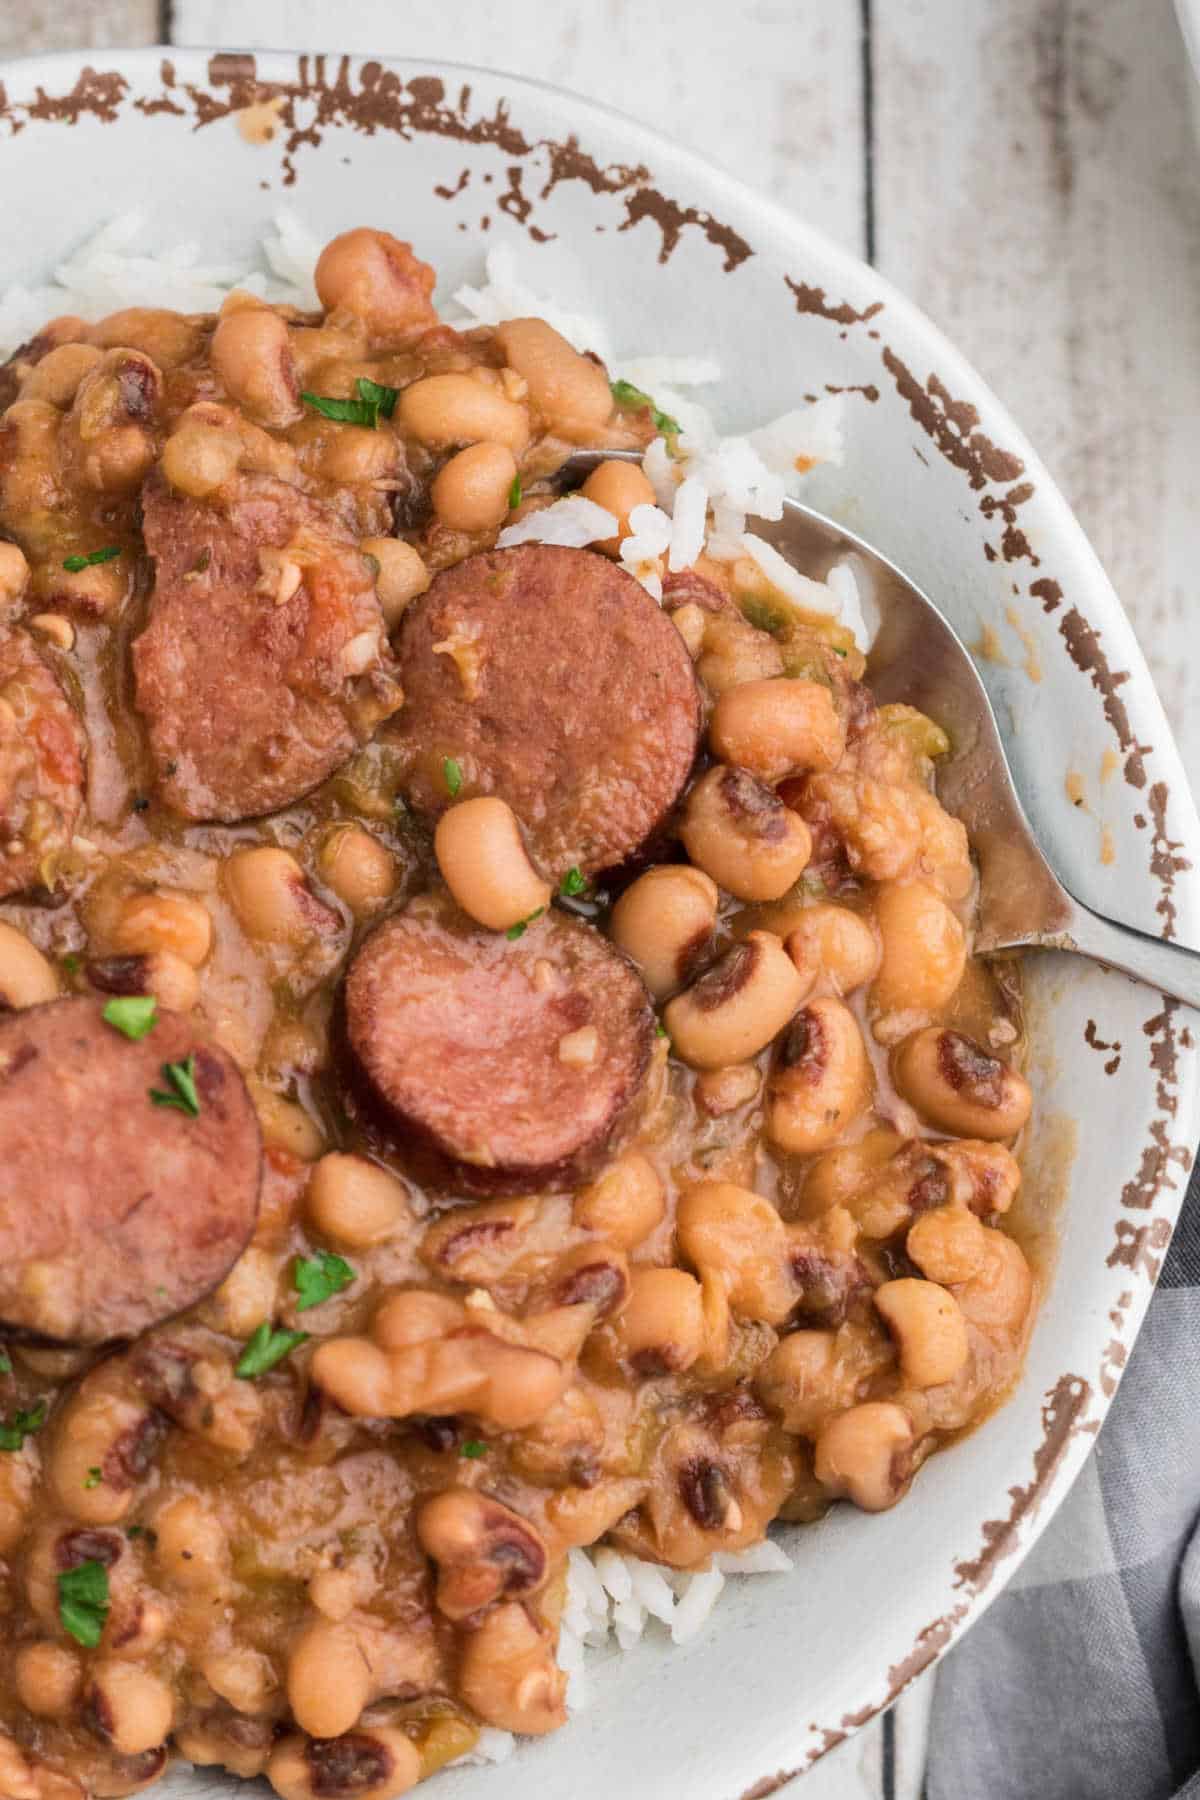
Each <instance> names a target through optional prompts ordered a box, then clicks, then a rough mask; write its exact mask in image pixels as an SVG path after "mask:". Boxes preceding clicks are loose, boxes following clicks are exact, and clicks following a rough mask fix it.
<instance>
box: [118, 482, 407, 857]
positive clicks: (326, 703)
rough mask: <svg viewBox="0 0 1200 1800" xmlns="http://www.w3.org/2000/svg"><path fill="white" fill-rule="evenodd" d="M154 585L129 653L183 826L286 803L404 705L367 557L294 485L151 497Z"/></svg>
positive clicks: (157, 763)
mask: <svg viewBox="0 0 1200 1800" xmlns="http://www.w3.org/2000/svg"><path fill="white" fill-rule="evenodd" d="M143 505H144V509H145V525H144V530H145V537H146V548H147V550H148V551H149V552H150V555H151V556H152V557H153V558H154V564H155V582H154V592H153V594H152V595H151V597H150V610H149V615H148V623H147V626H146V629H145V630H144V631H143V632H142V634H141V636H140V637H139V638H138V639H137V641H136V642H135V644H134V646H133V672H134V680H135V683H136V701H137V707H138V711H139V712H140V713H141V714H142V716H143V717H144V719H145V721H146V728H147V731H148V734H149V739H150V750H151V754H152V757H153V760H154V768H155V780H156V785H157V788H158V791H159V794H160V795H161V797H162V799H163V800H164V801H165V802H166V804H167V805H168V806H170V807H171V808H172V809H173V810H174V811H175V812H178V813H182V814H183V816H184V818H187V819H219V820H225V821H232V820H234V819H246V818H251V817H254V816H256V815H258V814H260V813H267V812H274V811H275V810H277V809H278V808H279V807H281V806H290V805H291V803H292V801H294V800H297V799H299V797H300V796H301V795H302V794H305V793H307V792H308V790H309V789H310V788H313V787H315V786H316V785H317V783H318V782H320V781H323V780H324V779H325V777H326V776H327V775H329V774H332V772H333V770H334V769H336V768H338V767H339V765H340V764H341V763H343V762H345V760H346V758H347V757H348V756H350V755H351V754H352V753H353V751H355V750H356V749H358V748H359V746H360V745H362V744H364V743H365V742H366V740H367V739H368V738H369V737H370V736H371V734H372V732H373V731H374V730H375V728H376V726H377V725H378V724H379V722H380V720H381V719H384V718H386V717H387V716H388V714H389V713H391V712H394V711H395V709H396V707H397V706H399V704H400V691H399V688H398V687H397V685H396V682H395V679H394V667H393V663H392V658H391V652H390V650H389V649H388V646H387V640H386V637H385V635H384V626H383V615H382V613H381V612H380V610H379V602H378V600H377V598H376V596H375V589H374V586H373V579H372V575H371V569H370V565H369V564H368V563H367V561H366V560H365V558H364V557H363V556H361V555H360V554H359V551H358V549H357V546H356V544H355V542H354V540H353V539H352V538H351V537H350V536H349V535H348V534H347V533H346V531H345V529H344V527H343V526H342V525H341V524H340V523H339V522H338V521H337V519H336V518H335V517H334V515H333V514H332V513H331V512H330V511H329V510H328V509H327V508H324V507H322V506H321V505H320V504H319V503H318V502H317V501H315V500H312V499H310V498H309V497H308V496H307V495H305V494H302V493H301V492H300V491H299V489H297V488H294V487H291V486H290V485H289V484H288V483H287V482H284V481H277V480H275V479H273V478H271V477H268V476H265V475H238V476H236V477H235V478H234V479H233V480H232V481H231V482H228V483H226V485H225V486H224V487H222V488H221V489H219V490H218V493H217V494H216V495H215V496H213V497H211V498H209V499H206V500H192V499H188V498H185V497H183V496H182V495H180V494H176V493H174V492H173V491H172V490H171V489H170V488H169V487H168V486H167V485H166V483H165V482H164V481H163V480H162V478H161V477H158V476H156V477H154V478H153V479H152V480H151V481H149V482H148V483H147V485H146V488H145V490H144V493H143Z"/></svg>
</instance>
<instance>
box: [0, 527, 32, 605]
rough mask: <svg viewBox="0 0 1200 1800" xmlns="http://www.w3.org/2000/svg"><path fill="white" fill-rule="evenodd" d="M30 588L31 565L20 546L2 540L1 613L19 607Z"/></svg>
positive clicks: (0, 542) (0, 566)
mask: <svg viewBox="0 0 1200 1800" xmlns="http://www.w3.org/2000/svg"><path fill="white" fill-rule="evenodd" d="M28 587H29V564H28V563H27V562H26V560H25V553H24V551H23V550H21V549H20V548H19V547H18V545H16V544H10V543H8V542H6V541H5V540H4V539H0V612H8V611H9V610H11V609H12V608H13V607H15V606H17V605H19V603H20V602H21V601H22V600H23V599H24V597H25V594H26V591H27V589H28Z"/></svg>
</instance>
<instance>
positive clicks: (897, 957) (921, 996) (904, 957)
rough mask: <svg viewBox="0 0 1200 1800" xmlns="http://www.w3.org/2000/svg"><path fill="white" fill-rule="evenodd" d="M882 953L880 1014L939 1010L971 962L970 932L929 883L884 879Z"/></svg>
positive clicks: (878, 913) (875, 996)
mask: <svg viewBox="0 0 1200 1800" xmlns="http://www.w3.org/2000/svg"><path fill="white" fill-rule="evenodd" d="M875 917H876V920H877V922H878V925H879V935H880V940H881V943H882V954H881V957H880V962H879V970H878V973H877V974H876V976H875V985H874V988H873V990H872V995H871V998H872V1002H873V1004H874V1006H875V1008H876V1010H877V1011H879V1012H881V1013H892V1012H910V1011H911V1012H924V1013H929V1012H937V1011H938V1010H939V1009H940V1008H941V1007H943V1006H945V1005H946V1003H947V1001H948V1000H950V998H951V997H952V995H953V994H954V992H955V990H956V989H957V987H958V985H959V983H960V981H961V980H962V976H963V970H964V968H965V967H966V960H967V938H966V933H965V931H964V930H963V928H962V925H961V924H960V923H959V921H958V919H957V918H956V917H955V915H954V913H952V912H951V910H950V908H949V907H948V906H947V905H946V902H945V901H944V900H943V899H942V896H941V895H940V894H939V893H936V892H935V890H934V889H933V888H931V887H930V886H929V885H928V883H926V882H924V881H905V882H894V881H889V882H884V883H883V884H882V886H881V887H880V888H879V890H878V892H877V894H876V896H875Z"/></svg>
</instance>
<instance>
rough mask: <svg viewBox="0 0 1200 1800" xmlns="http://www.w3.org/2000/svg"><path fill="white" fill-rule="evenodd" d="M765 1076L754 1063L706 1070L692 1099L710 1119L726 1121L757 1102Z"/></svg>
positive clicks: (698, 1078) (697, 1079)
mask: <svg viewBox="0 0 1200 1800" xmlns="http://www.w3.org/2000/svg"><path fill="white" fill-rule="evenodd" d="M761 1088H762V1076H761V1075H760V1073H759V1071H758V1069H757V1067H756V1066H755V1064H754V1063H751V1062H744V1063H730V1065H729V1066H728V1068H725V1069H705V1070H704V1071H702V1073H701V1074H699V1075H697V1077H696V1080H695V1084H694V1086H693V1088H692V1099H693V1101H694V1103H695V1104H696V1105H697V1106H698V1107H699V1108H700V1110H701V1112H704V1113H707V1114H708V1116H709V1118H710V1119H719V1118H723V1117H724V1115H725V1114H726V1113H731V1112H737V1111H738V1109H739V1108H740V1107H743V1106H749V1105H750V1104H751V1102H752V1101H754V1100H757V1099H758V1096H759V1092H760V1090H761Z"/></svg>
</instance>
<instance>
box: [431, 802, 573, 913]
mask: <svg viewBox="0 0 1200 1800" xmlns="http://www.w3.org/2000/svg"><path fill="white" fill-rule="evenodd" d="M433 848H434V854H435V855H436V857H437V860H438V867H439V869H440V870H441V872H442V876H443V878H444V880H445V883H446V886H447V887H448V888H449V889H450V892H451V893H452V894H453V895H454V898H455V899H456V900H457V901H458V904H459V905H460V906H461V907H462V909H463V911H464V912H466V913H469V914H470V915H471V917H472V918H473V919H475V920H477V921H478V923H479V924H480V925H485V926H487V928H488V930H489V931H507V930H509V929H510V928H511V927H512V926H514V925H519V924H520V923H521V922H522V921H523V920H526V919H529V918H530V917H531V916H532V915H533V914H535V913H539V912H543V911H544V910H545V908H546V907H547V906H549V904H550V898H551V894H552V891H553V890H552V889H551V887H550V884H549V882H547V881H543V880H542V878H541V876H540V875H539V874H538V872H537V870H536V869H535V868H534V866H533V864H532V863H531V862H530V860H529V854H528V852H527V851H526V849H525V843H524V840H523V838H522V836H521V828H520V826H519V825H518V823H517V817H516V814H515V813H514V812H513V810H512V808H511V807H510V806H509V805H508V803H507V802H506V801H504V800H500V799H498V798H496V797H495V796H494V795H480V796H479V797H478V798H476V799H473V800H461V801H460V802H459V803H458V805H457V806H452V807H450V808H449V810H448V811H447V812H444V813H443V814H442V816H441V818H440V819H439V820H438V823H437V829H436V831H435V832H434V838H433Z"/></svg>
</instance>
